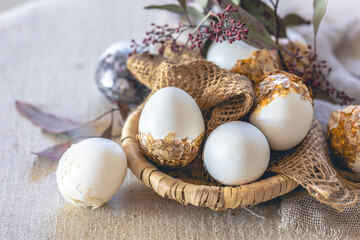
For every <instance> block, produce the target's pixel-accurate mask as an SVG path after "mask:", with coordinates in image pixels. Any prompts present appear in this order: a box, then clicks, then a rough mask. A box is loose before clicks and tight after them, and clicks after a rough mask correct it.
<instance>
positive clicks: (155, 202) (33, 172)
mask: <svg viewBox="0 0 360 240" xmlns="http://www.w3.org/2000/svg"><path fill="white" fill-rule="evenodd" d="M151 2H153V3H155V2H158V1H155V0H153V1H145V0H141V1H139V0H137V1H136V3H135V1H132V2H128V1H123V0H105V1H104V0H103V1H101V0H52V1H35V2H34V3H29V4H26V5H23V6H20V7H18V8H15V9H12V10H9V11H4V12H2V13H1V14H0V100H1V107H0V142H1V144H0V161H1V167H0V239H117V238H119V239H307V238H308V237H306V236H305V235H304V234H300V235H298V234H297V233H294V232H286V231H284V230H282V229H281V228H279V226H280V224H281V216H280V215H279V213H278V210H279V206H280V199H279V198H278V199H275V200H273V201H270V202H268V203H264V204H260V205H259V206H256V207H253V208H251V209H250V210H251V211H252V212H253V213H255V214H257V215H259V216H260V217H259V216H255V215H254V214H253V213H251V212H249V211H247V210H246V209H238V210H234V211H226V212H214V211H211V210H210V209H205V208H196V207H192V206H187V207H186V206H183V205H181V204H179V203H177V202H174V201H171V200H168V199H163V198H161V197H160V196H158V195H157V194H155V193H154V192H153V191H151V190H150V189H148V188H147V187H145V185H143V184H142V183H141V182H140V181H138V180H137V179H136V178H135V177H134V175H133V174H132V173H131V172H130V171H128V174H127V177H126V179H125V182H124V184H123V186H122V188H121V189H120V191H119V192H118V193H117V194H116V195H115V196H114V197H113V198H112V199H111V201H110V202H109V203H107V204H106V205H104V206H103V207H101V208H99V209H96V210H91V209H83V208H80V207H76V206H73V205H71V204H69V203H67V202H65V200H64V199H63V197H62V196H61V195H60V192H59V191H58V189H57V185H56V178H55V170H56V167H57V162H56V161H52V160H48V159H43V158H37V157H36V156H34V155H32V154H31V153H30V152H31V151H38V150H42V149H44V148H46V147H49V146H52V145H53V144H54V143H60V142H63V141H66V140H67V139H68V136H66V135H62V136H57V137H56V136H54V135H51V134H47V133H44V132H42V131H41V130H39V128H37V127H35V126H34V125H33V124H32V123H30V122H29V121H27V120H25V119H24V118H23V117H21V116H20V114H19V113H18V112H17V111H16V110H15V105H14V101H15V100H23V101H27V102H30V103H33V104H35V105H37V106H40V107H41V108H43V109H44V110H48V111H50V112H53V113H55V114H58V115H60V116H67V117H70V118H73V119H76V120H79V121H86V120H90V119H92V118H94V117H95V116H97V115H99V114H100V113H102V112H104V111H105V110H107V109H108V107H109V104H108V102H107V101H106V99H105V98H104V97H103V96H102V94H101V93H100V92H99V91H98V89H97V87H96V85H95V83H94V71H95V68H96V66H97V61H98V57H99V56H100V54H101V52H102V51H103V50H104V49H105V48H106V47H107V46H108V45H110V44H111V43H113V42H115V41H118V40H121V39H130V38H138V39H139V38H140V37H141V36H142V35H143V32H144V31H145V30H146V29H148V27H149V22H150V21H153V20H154V19H156V18H159V15H162V14H163V12H159V11H144V10H143V9H142V8H143V6H145V5H148V4H150V3H151ZM161 2H164V3H166V2H169V1H161ZM164 16H167V15H162V16H161V17H164ZM108 120H109V119H103V120H101V121H100V122H98V123H97V124H95V126H94V127H93V128H86V129H81V130H79V131H77V132H74V133H72V134H74V135H80V134H84V133H86V132H89V131H90V132H97V133H99V132H101V131H102V129H104V128H105V127H106V125H107V123H108Z"/></svg>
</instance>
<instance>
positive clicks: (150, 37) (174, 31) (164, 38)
mask: <svg viewBox="0 0 360 240" xmlns="http://www.w3.org/2000/svg"><path fill="white" fill-rule="evenodd" d="M151 26H152V27H153V29H152V30H151V31H148V32H146V33H145V34H146V37H145V38H144V39H143V40H142V44H138V43H137V42H136V41H135V40H134V39H132V40H131V41H132V45H131V48H133V52H132V54H134V53H136V52H148V51H149V48H150V46H151V45H159V48H158V51H159V54H160V55H163V54H164V50H165V47H166V45H167V44H169V45H170V48H171V51H172V52H176V53H177V52H179V51H180V50H181V49H182V47H183V46H182V44H179V43H177V42H176V40H177V38H178V37H179V36H180V35H181V33H182V32H184V31H185V30H187V29H188V28H189V26H187V25H183V24H182V23H179V25H178V26H177V27H175V28H173V27H170V26H169V25H168V24H165V25H157V24H155V23H151Z"/></svg>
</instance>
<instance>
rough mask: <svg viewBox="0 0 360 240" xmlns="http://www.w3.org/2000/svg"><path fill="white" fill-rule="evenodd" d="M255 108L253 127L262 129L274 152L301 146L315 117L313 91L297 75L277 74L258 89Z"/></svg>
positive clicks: (265, 80) (267, 77)
mask: <svg viewBox="0 0 360 240" xmlns="http://www.w3.org/2000/svg"><path fill="white" fill-rule="evenodd" d="M255 95H256V104H255V108H254V110H253V112H252V113H251V115H250V119H249V120H250V123H251V124H253V125H254V126H256V127H257V128H259V129H260V130H261V131H262V132H263V134H264V135H265V137H266V138H267V140H268V142H269V145H270V147H271V148H272V149H274V150H287V149H290V148H293V147H295V146H296V145H298V144H299V143H300V142H301V141H302V140H303V139H304V138H305V136H306V135H307V133H308V131H309V129H310V127H311V123H312V117H313V97H312V94H311V91H310V90H309V89H308V88H307V87H306V85H305V84H304V83H303V82H302V79H301V78H299V77H297V76H296V75H294V74H290V73H287V72H283V71H278V72H277V73H275V74H272V75H268V76H265V77H264V78H263V79H262V80H261V81H260V82H259V83H257V85H256V86H255Z"/></svg>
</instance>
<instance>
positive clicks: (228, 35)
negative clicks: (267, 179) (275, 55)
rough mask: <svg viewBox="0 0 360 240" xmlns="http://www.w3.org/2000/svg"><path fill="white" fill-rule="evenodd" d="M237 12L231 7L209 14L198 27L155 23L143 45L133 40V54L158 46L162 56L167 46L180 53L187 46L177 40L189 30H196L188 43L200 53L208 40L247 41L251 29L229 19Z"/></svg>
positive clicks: (152, 24)
mask: <svg viewBox="0 0 360 240" xmlns="http://www.w3.org/2000/svg"><path fill="white" fill-rule="evenodd" d="M236 11H237V9H236V8H233V7H232V6H231V5H229V6H228V7H226V8H225V9H224V12H223V13H220V14H214V13H212V12H209V14H207V16H206V17H205V18H204V19H203V20H202V21H201V23H200V24H199V25H198V26H193V25H191V24H182V23H179V25H178V26H177V27H170V26H169V25H168V24H165V25H157V24H155V23H151V26H152V27H153V29H152V30H151V31H149V32H146V37H145V38H144V39H143V41H142V44H139V43H137V42H136V41H135V40H132V42H133V44H132V45H131V47H132V48H133V53H135V52H147V51H149V49H150V46H151V45H157V44H159V45H160V47H159V50H158V51H159V54H160V55H163V53H164V50H165V46H166V45H167V44H170V48H171V51H172V52H175V53H178V52H180V51H181V49H182V48H183V47H186V45H187V44H185V46H184V45H182V44H179V43H177V40H178V38H179V37H180V36H181V35H182V34H183V33H184V32H185V31H187V30H189V29H195V30H194V31H193V32H192V33H191V34H189V35H188V41H187V42H191V46H190V48H191V49H194V48H198V49H199V51H200V52H201V49H202V46H203V43H204V42H205V41H206V40H207V39H210V40H212V41H215V42H222V41H225V40H227V41H229V43H233V42H234V41H241V40H243V39H247V34H248V32H249V29H248V28H245V23H242V22H241V21H238V22H236V21H235V20H230V19H229V13H231V12H236ZM209 17H213V18H212V20H213V21H209V25H205V24H204V23H205V22H206V20H207V19H208V18H209Z"/></svg>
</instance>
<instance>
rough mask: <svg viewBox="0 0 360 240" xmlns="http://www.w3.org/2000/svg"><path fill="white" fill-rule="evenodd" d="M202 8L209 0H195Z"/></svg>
mask: <svg viewBox="0 0 360 240" xmlns="http://www.w3.org/2000/svg"><path fill="white" fill-rule="evenodd" d="M197 2H198V3H199V4H200V6H201V7H202V8H206V7H207V5H208V2H209V0H197Z"/></svg>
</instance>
